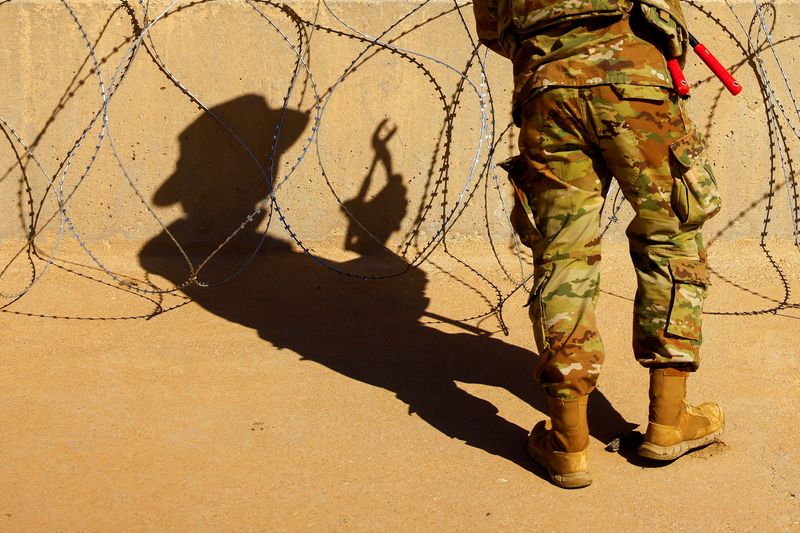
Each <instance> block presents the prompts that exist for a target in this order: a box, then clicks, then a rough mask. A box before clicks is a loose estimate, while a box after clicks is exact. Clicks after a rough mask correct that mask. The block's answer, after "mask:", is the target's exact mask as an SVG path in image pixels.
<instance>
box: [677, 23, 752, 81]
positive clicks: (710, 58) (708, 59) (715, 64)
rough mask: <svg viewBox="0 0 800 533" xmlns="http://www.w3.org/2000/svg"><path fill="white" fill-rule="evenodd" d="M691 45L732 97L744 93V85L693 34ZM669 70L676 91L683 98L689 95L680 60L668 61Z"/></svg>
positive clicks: (690, 40) (690, 36) (690, 37)
mask: <svg viewBox="0 0 800 533" xmlns="http://www.w3.org/2000/svg"><path fill="white" fill-rule="evenodd" d="M689 44H690V45H691V46H692V49H693V50H694V51H695V53H696V54H697V55H699V56H700V59H702V60H703V62H704V63H705V64H706V65H708V68H710V69H711V72H713V73H714V75H715V76H716V77H717V78H719V80H720V81H721V82H722V84H723V85H724V86H725V87H726V88H727V89H728V91H730V93H731V94H732V95H734V96H736V95H737V94H739V93H740V92H742V85H741V84H740V83H739V82H738V81H736V78H734V77H733V76H732V75H731V73H730V72H728V70H727V69H726V68H725V67H723V66H722V63H720V62H719V61H718V60H717V58H716V57H714V54H712V53H711V52H709V51H708V48H706V47H705V45H703V44H701V43H700V41H698V40H697V39H696V38H695V36H694V35H692V34H691V33H690V34H689ZM667 68H668V69H669V73H670V75H671V76H672V83H673V84H675V90H676V91H677V92H678V94H680V95H681V96H686V95H688V94H689V89H690V87H689V83H688V82H687V81H686V76H684V75H683V70H682V69H681V65H680V63H678V59H677V58H673V59H669V60H668V61H667Z"/></svg>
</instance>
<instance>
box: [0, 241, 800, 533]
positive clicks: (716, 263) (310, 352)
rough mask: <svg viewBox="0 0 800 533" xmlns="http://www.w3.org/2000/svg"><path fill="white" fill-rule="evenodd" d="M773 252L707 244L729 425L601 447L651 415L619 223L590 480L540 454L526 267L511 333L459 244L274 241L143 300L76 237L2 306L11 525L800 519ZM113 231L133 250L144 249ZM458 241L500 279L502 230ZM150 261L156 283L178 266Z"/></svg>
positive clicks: (782, 262)
mask: <svg viewBox="0 0 800 533" xmlns="http://www.w3.org/2000/svg"><path fill="white" fill-rule="evenodd" d="M769 251H770V253H771V254H772V257H773V259H774V261H775V264H776V265H777V267H778V269H775V268H773V267H772V266H771V265H770V263H769V261H768V260H767V258H766V256H765V255H764V253H763V252H762V250H761V249H760V248H759V246H758V245H757V244H756V243H749V242H748V243H738V242H737V243H719V244H715V245H714V246H713V247H712V249H711V261H712V266H713V268H714V273H715V274H714V277H713V283H714V285H713V288H712V293H711V296H710V298H709V300H708V302H707V307H706V311H707V314H706V316H705V335H706V340H705V347H704V361H703V366H702V368H701V370H700V372H699V373H698V374H697V375H696V376H695V377H693V378H692V379H691V380H690V394H689V396H690V399H691V400H694V401H700V400H703V399H710V400H711V399H713V400H716V401H719V402H720V403H721V404H722V405H723V407H724V408H725V410H726V413H727V419H728V423H727V429H726V433H725V435H724V436H723V442H721V443H719V444H716V445H712V446H709V447H707V448H705V449H702V450H700V451H697V452H695V453H693V454H691V455H689V456H686V457H684V458H681V459H679V460H678V461H675V462H673V463H670V464H666V465H662V466H654V465H652V464H648V463H644V462H643V461H640V460H639V459H637V458H636V456H635V454H632V453H630V451H629V450H628V451H626V450H624V449H623V450H622V453H612V452H608V451H605V449H604V448H605V446H606V444H607V443H608V442H609V441H611V440H612V439H613V438H614V436H615V435H617V434H620V433H626V432H629V431H631V430H633V429H636V427H637V426H640V425H641V424H642V423H644V422H646V399H647V391H646V385H647V373H646V372H645V371H644V370H642V369H641V368H640V367H639V366H638V365H637V364H636V363H635V361H634V360H633V357H632V353H631V348H630V339H629V335H630V311H631V297H632V295H633V290H634V280H633V275H632V269H631V267H630V266H629V263H628V260H627V257H626V254H625V249H624V247H623V246H621V245H610V246H608V247H607V248H606V250H605V258H604V281H603V290H604V294H603V297H602V298H601V303H600V314H601V328H602V333H603V335H604V342H605V346H606V350H607V359H606V364H605V367H604V372H603V375H602V377H601V381H600V387H599V389H598V390H597V391H596V392H595V393H593V396H592V399H591V402H590V405H591V408H590V424H591V430H592V436H593V438H592V442H591V447H590V454H591V455H590V461H591V468H592V471H593V474H594V478H595V481H594V484H593V485H592V486H591V487H588V488H586V489H583V490H578V491H565V490H562V489H559V488H557V487H554V486H553V485H551V484H550V483H548V482H547V481H546V480H545V479H544V477H543V476H544V473H543V471H542V470H541V469H540V468H538V467H537V466H535V465H534V464H533V463H532V462H531V461H530V460H529V459H528V458H527V457H526V455H525V451H524V445H525V437H526V433H527V431H528V430H529V429H530V427H531V426H533V424H534V423H535V422H537V421H538V420H541V419H543V418H544V417H545V414H544V412H543V411H544V398H543V396H542V394H541V392H540V391H539V390H538V388H537V386H536V384H535V383H534V382H533V380H532V372H533V367H534V365H535V361H536V355H535V353H534V352H533V351H532V350H531V349H532V344H533V343H532V335H531V332H530V328H529V325H528V318H527V315H526V312H525V309H523V307H522V305H523V304H524V301H525V296H524V293H523V291H520V292H519V293H518V294H516V295H515V296H514V297H512V298H511V299H510V300H509V301H508V302H507V304H506V307H505V312H504V319H505V321H506V323H507V325H508V328H509V335H508V336H505V335H503V333H502V332H501V331H499V329H500V328H499V326H498V320H497V319H496V317H489V318H486V319H482V320H470V321H467V320H464V318H468V317H469V316H470V315H474V314H480V313H482V312H484V311H485V310H486V309H487V303H486V301H485V300H488V301H493V300H494V299H495V295H494V293H493V291H492V289H491V287H489V286H488V285H486V284H485V283H483V282H482V281H481V280H480V279H479V278H477V277H475V276H474V275H472V274H471V273H470V271H469V270H468V269H466V268H465V267H463V266H462V265H461V264H460V263H458V262H457V261H456V260H455V259H453V258H450V257H444V258H443V259H441V260H439V259H437V260H435V261H434V262H430V263H428V264H426V265H425V266H424V267H423V268H421V269H417V268H414V269H411V270H410V271H409V272H408V273H407V274H406V275H405V276H403V277H401V278H398V279H395V280H389V281H361V280H355V279H351V278H347V277H344V276H339V275H334V274H331V273H330V272H329V271H328V270H326V269H324V268H322V267H320V266H319V265H317V264H315V263H314V262H313V261H311V260H310V259H308V258H307V257H304V256H302V255H301V254H299V253H297V252H295V251H291V250H289V249H284V250H276V251H273V252H272V253H266V254H261V255H259V256H258V257H257V258H256V260H255V261H254V262H253V264H251V265H250V267H249V268H248V269H247V270H246V271H245V272H244V274H243V275H242V276H240V277H238V278H236V279H235V280H234V281H232V282H231V283H229V284H227V285H223V286H221V287H217V288H210V289H202V290H201V289H197V288H193V289H186V291H185V293H183V292H179V293H177V294H169V295H165V296H158V297H156V296H152V297H150V299H147V298H144V297H142V296H137V295H134V294H131V293H129V292H126V291H124V290H122V289H121V288H120V286H119V285H118V284H116V283H114V282H113V281H112V280H110V279H109V278H108V277H107V276H105V275H103V274H102V273H100V272H98V271H96V270H94V269H91V268H88V267H87V266H85V265H86V261H85V260H80V261H79V263H80V264H71V263H67V262H63V261H59V262H58V263H57V264H56V265H54V267H52V268H51V269H50V271H49V272H48V273H47V274H46V275H45V276H44V277H43V278H42V281H41V282H40V283H38V284H37V285H36V286H35V287H34V288H33V289H32V290H31V291H30V292H29V293H28V294H27V295H26V296H25V297H24V298H22V299H21V300H19V301H18V302H16V303H14V304H13V305H11V306H10V307H8V308H6V309H5V312H3V313H0V321H1V322H2V327H1V329H0V331H2V336H1V337H0V346H1V347H2V354H3V355H2V365H0V420H2V438H0V457H2V461H0V530H3V531H45V530H68V531H109V530H115V531H116V530H137V531H154V530H159V531H160V530H184V531H187V530H269V531H300V530H312V531H339V530H354V531H385V530H389V531H431V530H477V531H480V530H501V531H502V530H505V531H526V530H529V531H540V530H553V531H556V530H559V531H562V530H568V531H583V530H600V531H609V530H615V531H628V530H630V531H637V530H689V531H722V530H727V531H729V530H735V531H756V530H758V531H777V530H795V531H800V475H798V473H800V451H799V450H800V447H798V446H797V444H796V443H797V442H798V440H800V429H799V428H798V425H797V423H796V421H797V420H798V416H800V402H799V401H798V390H800V363H799V362H798V355H800V348H798V343H797V341H796V338H797V335H796V332H797V331H798V329H800V308H798V307H797V304H798V303H800V297H798V296H797V295H796V294H794V295H792V294H790V296H789V299H788V303H789V304H790V305H788V306H785V308H784V309H781V310H780V311H777V312H768V311H769V310H770V309H773V308H775V306H776V305H778V303H779V302H781V301H783V300H785V293H784V287H783V283H782V282H781V278H780V276H781V275H783V276H784V277H785V279H786V280H787V282H788V283H789V284H790V285H793V286H794V288H795V290H797V285H798V280H800V253H798V251H797V250H796V249H795V248H793V247H792V246H791V245H790V244H788V243H772V244H771V245H770V247H769ZM135 253H136V252H135V251H134V254H135ZM106 256H107V257H106V258H107V260H108V261H109V264H110V265H112V266H114V268H119V270H120V271H123V272H130V271H132V270H136V269H134V268H129V267H130V266H131V265H137V260H136V258H135V257H134V258H131V257H130V255H129V254H128V253H127V251H125V250H121V251H120V250H115V249H111V250H110V251H109V252H108V253H107V254H106ZM459 257H460V258H461V259H463V258H464V257H469V258H470V265H471V266H474V267H476V268H477V269H478V270H480V271H481V272H484V273H486V272H488V273H491V276H487V277H489V278H490V279H492V280H499V279H502V273H501V272H500V270H499V268H498V267H497V265H496V264H494V265H493V263H492V258H491V256H488V254H486V253H485V250H484V251H483V252H482V251H480V250H476V249H472V250H468V251H466V252H464V254H463V255H461V256H459ZM336 261H337V262H336V266H337V267H339V268H342V269H345V270H348V271H352V272H359V273H364V272H374V273H386V272H392V271H396V269H397V268H398V264H397V263H395V262H392V261H383V262H382V261H379V260H374V261H373V260H365V259H364V258H358V257H345V256H342V257H337V258H336ZM139 262H140V263H141V264H142V265H143V267H144V270H147V271H149V272H150V273H151V277H150V281H151V282H155V283H160V284H161V285H165V284H166V283H165V280H172V281H176V280H178V279H180V276H181V275H182V274H181V272H180V268H179V266H176V264H174V263H170V262H169V261H166V260H164V259H163V258H158V257H152V258H144V257H143V256H142V258H140V261H139ZM509 264H513V263H509ZM137 268H139V270H140V271H142V268H141V267H138V265H137ZM81 275H83V276H89V277H82V276H81ZM137 277H138V278H139V279H140V280H143V279H144V276H143V275H142V276H139V275H137ZM91 278H95V279H97V280H102V281H104V282H106V284H103V283H100V282H98V281H93V280H92V279H91ZM508 286H510V285H509V283H506V284H505V285H502V286H501V287H500V288H501V289H503V290H506V289H507V288H508ZM185 294H188V295H189V296H191V297H193V298H194V301H192V302H187V300H186V299H185ZM176 305H180V307H177V308H175V309H172V310H170V311H168V312H164V313H161V314H157V315H155V316H152V315H153V314H154V311H156V310H158V309H160V308H163V309H167V308H170V307H172V306H176ZM764 311H767V312H764ZM743 313H744V314H743ZM148 316H151V317H150V318H137V317H148ZM640 429H643V428H641V427H640Z"/></svg>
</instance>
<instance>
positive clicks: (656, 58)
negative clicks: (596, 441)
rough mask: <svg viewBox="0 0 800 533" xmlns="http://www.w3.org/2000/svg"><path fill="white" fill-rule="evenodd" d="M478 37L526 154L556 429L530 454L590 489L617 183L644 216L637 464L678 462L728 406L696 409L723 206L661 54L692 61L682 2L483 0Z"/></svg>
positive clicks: (522, 180)
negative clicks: (509, 99) (610, 197)
mask: <svg viewBox="0 0 800 533" xmlns="http://www.w3.org/2000/svg"><path fill="white" fill-rule="evenodd" d="M473 5H474V10H475V18H476V22H477V30H478V36H479V38H480V41H481V42H482V43H483V44H485V45H486V46H488V47H489V48H490V49H492V50H493V51H495V52H497V53H499V54H502V55H503V56H505V57H507V58H509V59H511V60H512V61H513V68H514V96H513V117H514V122H515V123H516V125H517V126H519V127H520V135H519V148H520V154H521V155H520V156H519V157H518V158H512V159H511V160H509V161H507V162H506V163H505V164H504V165H503V166H504V167H505V168H506V169H507V170H509V176H510V178H511V180H512V182H513V184H514V188H515V192H516V195H515V199H516V206H515V209H514V211H513V212H512V221H514V223H515V227H516V228H517V231H518V233H519V234H520V235H521V237H522V239H523V242H525V243H526V244H528V245H529V246H531V248H532V249H533V251H534V285H533V289H532V291H531V295H530V300H529V314H530V318H531V321H532V323H533V330H534V336H535V339H536V345H537V347H538V349H539V354H540V362H539V364H538V367H537V370H536V379H537V381H539V383H540V384H541V385H542V386H543V387H544V389H545V392H546V393H547V396H548V404H549V408H550V420H549V421H547V422H540V423H539V424H537V425H536V426H535V427H534V428H533V430H532V431H531V435H530V438H529V442H528V451H529V452H530V454H531V456H532V457H533V458H534V459H535V460H536V461H537V462H538V463H540V464H541V465H542V466H544V467H545V468H546V469H547V471H548V473H549V476H550V479H551V480H552V481H553V483H555V484H556V485H558V486H561V487H565V488H576V487H584V486H587V485H589V484H590V483H591V481H592V478H591V474H590V472H589V469H588V460H587V449H588V446H589V429H588V425H587V420H586V404H587V396H588V394H589V393H590V392H591V391H592V390H593V389H594V387H595V385H596V383H597V378H598V376H599V375H600V369H601V366H602V364H603V357H604V353H603V344H602V341H601V339H600V335H599V334H598V331H597V324H596V320H595V304H596V302H597V298H598V295H599V265H600V213H601V210H602V208H603V203H604V201H605V197H606V193H607V191H608V188H609V185H610V183H611V178H612V176H614V177H615V178H616V180H617V182H618V183H619V186H620V189H621V190H622V193H623V194H624V195H625V198H626V199H627V200H628V201H629V202H630V203H631V205H632V206H633V208H634V211H635V216H634V219H633V221H632V222H631V223H630V225H629V226H628V228H627V232H626V234H627V236H628V239H629V242H630V254H631V258H632V259H633V264H634V267H635V270H636V276H637V281H638V289H637V291H636V298H635V304H634V317H633V351H634V354H635V356H636V359H637V361H639V363H641V364H642V365H643V366H644V367H646V368H649V371H650V409H649V424H648V426H647V431H646V435H645V438H644V442H643V443H642V445H641V446H640V448H639V455H641V456H643V457H647V458H650V459H656V460H664V461H668V460H673V459H676V458H677V457H679V456H681V455H682V454H684V453H686V452H687V451H689V450H691V449H694V448H697V447H700V446H703V445H705V444H708V443H710V442H712V441H714V440H715V439H717V438H718V436H719V435H720V434H721V433H722V430H723V426H724V415H723V413H722V410H721V408H720V407H719V406H718V405H717V404H711V403H706V404H702V405H699V406H692V405H690V404H688V403H687V401H686V379H687V376H688V374H689V373H690V372H693V371H695V370H697V368H698V365H699V358H698V355H699V349H700V344H701V340H702V336H701V314H702V308H703V300H704V298H705V296H706V289H707V286H708V270H707V267H706V252H705V249H704V247H703V241H702V236H701V233H700V229H701V226H702V225H703V223H704V222H705V221H706V220H707V219H708V218H710V217H711V216H713V215H714V214H716V213H717V211H719V208H720V197H719V193H718V190H717V185H716V181H715V179H714V176H713V173H712V170H711V166H710V164H709V161H708V159H707V157H706V155H705V147H704V141H703V138H702V136H701V134H700V132H699V131H698V130H697V128H696V127H695V126H694V125H693V124H692V122H691V121H690V120H689V118H688V117H687V115H686V111H685V109H684V106H683V102H682V101H681V99H680V97H679V96H678V94H677V93H676V91H675V90H674V88H673V82H672V79H671V77H670V74H669V72H668V69H667V66H666V59H665V57H672V58H678V59H679V60H680V62H681V64H683V62H684V61H685V54H686V41H687V33H688V32H687V30H686V22H685V19H684V16H683V13H682V11H681V8H680V4H679V1H678V0H639V1H632V0H475V1H474V4H473Z"/></svg>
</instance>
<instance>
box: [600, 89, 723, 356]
mask: <svg viewBox="0 0 800 533" xmlns="http://www.w3.org/2000/svg"><path fill="white" fill-rule="evenodd" d="M625 91H627V93H626V92H625ZM591 95H592V96H591V98H592V101H591V109H592V113H591V114H592V117H593V120H592V124H593V128H594V131H593V134H594V135H595V136H596V138H597V141H598V144H599V145H600V146H601V147H602V149H603V152H604V154H605V157H606V160H607V162H608V165H609V168H610V169H611V171H612V172H613V173H614V175H615V176H616V177H617V179H618V181H619V183H620V187H621V188H622V190H623V193H624V194H625V196H626V198H627V199H628V200H629V201H630V202H631V204H632V205H633V207H634V210H635V213H636V214H635V216H634V219H633V221H632V222H631V224H630V225H629V227H628V229H627V235H628V238H629V240H630V252H631V257H632V259H633V264H634V267H635V270H636V276H637V279H638V287H637V292H636V298H635V304H634V331H633V349H634V354H635V356H636V359H637V360H638V361H639V362H640V363H641V364H642V365H644V366H647V367H662V368H663V367H677V368H681V369H685V370H689V371H693V370H696V369H697V367H698V365H699V349H700V344H701V340H702V334H701V323H702V317H701V314H702V310H703V301H704V299H705V296H706V287H707V285H708V271H707V267H706V253H705V249H704V247H703V240H702V235H701V234H700V227H701V226H702V223H703V222H704V221H705V220H706V219H707V218H709V217H710V216H712V215H713V214H714V213H716V211H717V210H718V209H719V194H718V192H717V188H716V183H715V182H714V178H713V175H712V173H711V168H710V166H709V164H708V161H707V160H706V157H705V155H704V154H705V152H704V143H703V139H702V137H701V136H700V134H699V132H698V130H697V129H696V128H695V126H694V125H693V124H692V123H691V122H690V121H689V119H688V118H687V117H686V114H685V112H684V110H683V106H682V105H681V103H680V102H679V101H677V100H676V99H675V98H674V97H672V96H671V95H670V93H668V92H667V91H664V90H663V89H659V88H648V87H640V88H622V89H621V88H614V87H598V88H595V89H593V90H592V91H591Z"/></svg>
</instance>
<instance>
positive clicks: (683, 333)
mask: <svg viewBox="0 0 800 533" xmlns="http://www.w3.org/2000/svg"><path fill="white" fill-rule="evenodd" d="M669 270H670V273H671V274H672V304H671V305H670V310H669V317H668V319H667V333H668V334H669V335H672V336H675V337H681V338H684V339H692V340H696V341H699V340H701V338H702V337H701V330H702V326H703V302H704V301H705V298H706V293H707V291H708V288H707V287H708V267H707V266H706V264H705V262H703V261H699V260H697V259H685V258H677V259H670V260H669Z"/></svg>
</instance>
